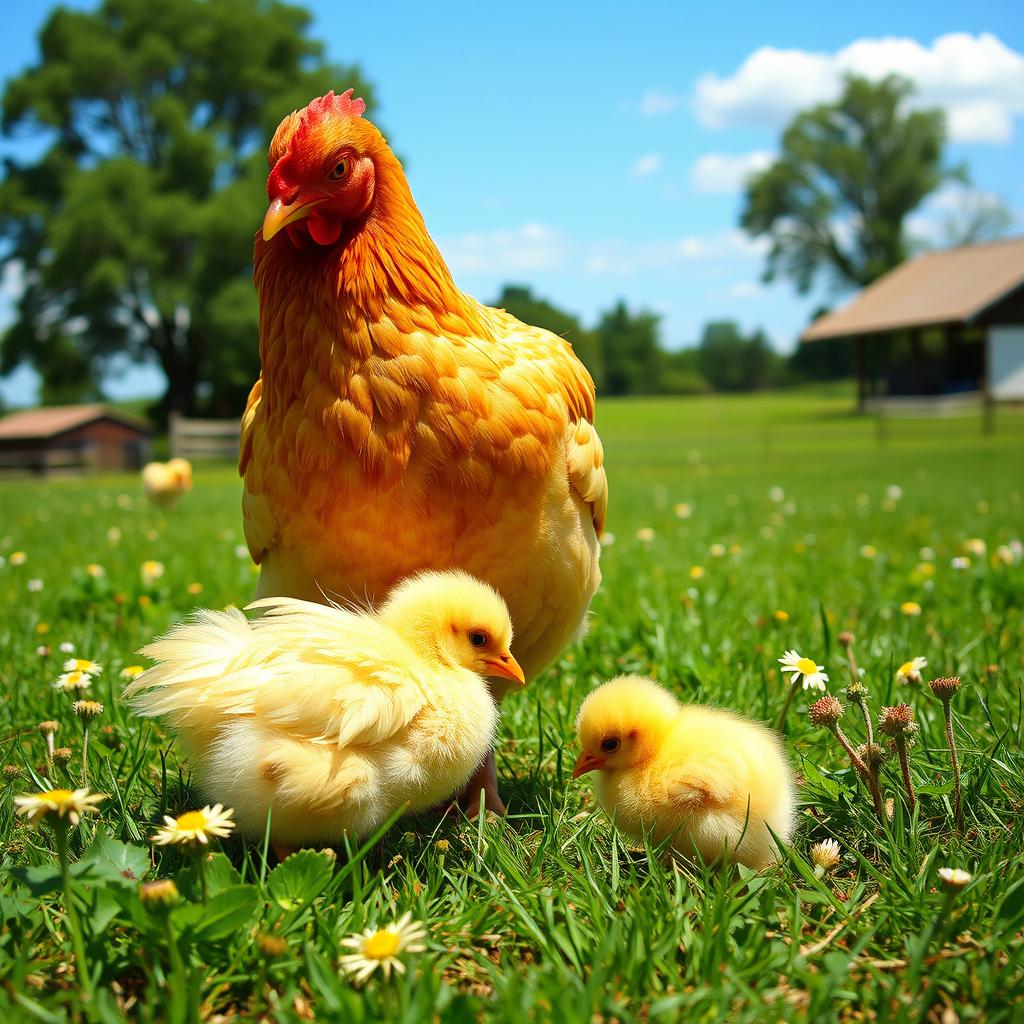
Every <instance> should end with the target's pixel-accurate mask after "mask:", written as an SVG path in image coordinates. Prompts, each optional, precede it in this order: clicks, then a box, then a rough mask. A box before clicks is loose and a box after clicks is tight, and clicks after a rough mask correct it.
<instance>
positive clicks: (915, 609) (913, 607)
mask: <svg viewBox="0 0 1024 1024" xmlns="http://www.w3.org/2000/svg"><path fill="white" fill-rule="evenodd" d="M900 611H901V612H903V614H904V615H907V616H914V615H920V614H921V606H920V605H919V604H918V603H917V602H916V601H904V602H903V604H901V605H900Z"/></svg>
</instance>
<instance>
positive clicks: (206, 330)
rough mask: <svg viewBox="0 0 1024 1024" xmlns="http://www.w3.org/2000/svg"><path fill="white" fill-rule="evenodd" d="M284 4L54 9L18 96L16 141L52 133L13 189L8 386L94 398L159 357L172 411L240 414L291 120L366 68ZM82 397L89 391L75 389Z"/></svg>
mask: <svg viewBox="0 0 1024 1024" xmlns="http://www.w3.org/2000/svg"><path fill="white" fill-rule="evenodd" d="M310 22H311V16H310V14H309V13H308V12H307V11H305V10H304V9H302V8H301V7H295V6H291V5H288V4H286V3H283V2H280V0H224V2H220V3H205V2H203V0H163V2H162V3H159V4H151V3H149V2H147V0H105V2H104V3H103V4H102V5H101V6H100V7H99V8H98V9H97V10H95V11H71V10H66V9H64V8H57V9H56V10H55V11H54V12H53V14H51V15H50V18H49V20H48V21H47V22H46V24H45V26H44V27H43V29H42V31H41V33H40V37H39V45H40V60H39V62H38V64H37V65H36V66H34V67H32V68H30V69H29V70H28V71H26V72H25V73H24V74H22V75H20V76H18V77H17V78H14V79H12V80H11V81H9V82H8V84H7V87H6V90H5V92H4V96H3V121H2V127H3V131H4V132H5V133H7V134H13V133H15V132H17V133H23V134H34V135H41V136H43V137H44V138H45V140H46V143H47V148H46V149H45V151H44V152H43V153H42V155H41V156H40V157H39V158H38V159H37V160H35V161H34V162H24V163H22V162H17V161H14V160H8V161H7V163H6V173H5V176H4V180H3V182H2V184H0V240H2V241H3V243H6V245H5V249H4V253H3V260H4V261H5V262H6V263H12V262H13V263H16V264H20V266H21V267H22V268H23V271H24V282H25V287H24V291H23V293H22V295H21V298H20V300H19V302H18V307H17V321H16V322H15V324H14V325H13V326H12V328H11V329H10V330H9V331H8V332H7V334H6V336H5V337H4V339H3V349H2V353H0V373H5V374H6V373H9V372H10V371H11V370H13V369H14V368H15V367H16V366H18V365H19V364H21V363H30V364H32V365H34V366H35V367H36V369H37V370H38V371H39V372H40V373H41V375H42V377H43V382H44V393H47V394H49V393H53V392H54V391H55V389H56V390H57V391H59V392H60V393H61V394H62V395H64V396H65V397H66V396H67V395H68V394H69V389H68V387H67V384H68V382H69V367H73V368H74V372H73V373H72V374H70V378H71V380H72V381H75V380H77V381H79V382H81V383H82V385H83V386H82V387H81V388H78V390H79V392H81V393H83V394H87V393H89V392H92V391H95V389H96V381H97V380H98V379H99V378H100V376H101V373H102V370H103V369H104V368H105V367H106V366H107V365H108V364H109V362H110V360H111V359H113V358H114V357H124V356H127V357H128V358H129V359H132V360H135V361H139V362H142V361H147V360H155V361H157V362H158V363H159V365H160V366H161V367H162V368H163V371H164V373H165V374H166V377H167V393H166V396H165V399H164V406H165V408H171V409H177V410H180V411H182V412H186V413H189V412H192V411H194V410H195V408H196V406H197V402H198V401H199V400H200V397H201V396H204V395H205V396H206V398H205V401H204V404H205V406H206V407H207V408H209V409H211V410H212V411H214V412H217V413H236V414H237V412H238V411H239V409H240V408H241V406H242V403H243V401H244V397H245V394H246V392H247V390H248V388H249V386H250V385H251V383H252V381H253V380H254V379H255V376H256V373H257V370H258V365H259V360H258V351H257V319H256V300H255V295H254V294H253V290H252V287H251V284H250V283H249V277H250V275H251V262H252V239H253V234H254V232H255V230H256V228H257V227H258V226H259V221H260V216H261V214H262V210H263V206H264V203H265V192H264V182H265V178H266V158H265V154H266V149H265V146H266V143H267V141H268V139H269V138H270V135H271V133H272V132H273V130H274V128H275V127H276V126H277V123H278V121H279V120H280V118H281V117H282V116H283V115H284V114H285V113H287V112H288V111H290V110H292V109H294V108H296V107H300V106H302V105H303V104H305V103H306V102H308V100H309V99H310V97H312V96H315V95H318V94H320V93H323V92H325V91H327V89H329V88H335V87H342V88H346V87H348V86H353V87H355V88H356V90H357V93H358V94H360V95H362V96H363V97H364V98H365V99H366V100H367V102H368V103H371V104H372V99H373V96H372V92H371V90H370V89H369V88H368V87H367V84H366V83H365V82H364V81H363V80H362V78H361V77H360V75H359V73H358V71H357V70H355V69H352V68H340V67H335V66H332V65H330V64H327V63H325V61H324V58H323V47H322V45H321V44H320V43H319V42H317V41H316V40H313V39H311V38H310V37H309V36H308V34H307V33H308V30H309V26H310ZM70 390H71V391H74V390H75V388H74V387H72V388H71V389H70Z"/></svg>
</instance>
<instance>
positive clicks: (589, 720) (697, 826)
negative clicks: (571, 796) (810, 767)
mask: <svg viewBox="0 0 1024 1024" xmlns="http://www.w3.org/2000/svg"><path fill="white" fill-rule="evenodd" d="M577 732H578V734H579V739H580V745H581V746H582V748H583V752H582V753H581V754H580V757H579V759H578V761H577V763H576V770H575V772H574V777H578V776H579V775H582V774H585V773H586V772H589V771H597V772H598V773H599V774H598V782H597V787H596V788H597V795H598V799H599V801H600V802H601V804H602V806H603V807H604V808H605V810H606V811H607V812H608V813H609V814H610V815H611V816H612V817H613V818H614V820H615V823H616V824H617V825H618V826H619V827H620V828H621V829H622V830H623V831H624V832H626V833H627V834H628V835H632V836H635V837H640V836H643V835H650V836H651V838H652V839H653V840H654V841H655V842H662V841H664V840H669V841H670V844H671V846H672V847H673V848H674V849H676V850H678V851H680V852H681V853H684V854H687V855H692V854H694V853H697V854H699V855H700V856H701V857H702V858H703V859H704V860H705V861H709V862H710V861H715V860H718V859H720V858H722V857H723V856H724V857H727V858H731V859H735V860H738V861H739V862H740V863H742V864H746V865H747V866H748V867H753V868H757V869H760V868H765V867H768V866H769V865H771V864H773V863H774V862H775V861H776V860H777V859H778V848H777V847H776V845H775V841H774V839H773V838H772V833H774V834H775V835H776V836H778V837H779V840H780V841H781V842H789V841H790V839H791V838H792V834H793V827H794V808H795V784H794V780H793V775H792V772H791V770H790V767H789V763H788V760H787V758H786V755H785V752H784V750H783V747H782V744H781V742H780V740H779V738H778V736H777V735H776V734H775V733H773V732H771V731H770V730H769V729H766V728H765V727H764V726H762V725H758V724H757V723H755V722H751V721H749V720H747V719H745V718H742V717H741V716H739V715H736V714H733V713H732V712H730V711H724V710H722V709H719V708H709V707H702V706H699V705H682V704H680V703H679V702H678V701H677V700H676V699H675V697H673V696H672V695H671V694H670V693H669V692H668V691H667V690H665V689H663V688H662V687H660V686H658V685H657V684H656V683H654V682H653V681H651V680H649V679H644V678H641V677H638V676H620V677H619V678H617V679H613V680H612V681H611V682H609V683H606V684H605V685H604V686H601V687H599V688H598V689H597V690H595V691H594V692H593V693H592V694H590V696H589V697H587V699H586V700H585V701H584V702H583V704H582V706H581V707H580V711H579V715H578V717H577Z"/></svg>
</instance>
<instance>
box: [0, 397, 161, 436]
mask: <svg viewBox="0 0 1024 1024" xmlns="http://www.w3.org/2000/svg"><path fill="white" fill-rule="evenodd" d="M95 420H113V421H114V422H115V423H122V424H124V426H126V427H131V428H132V429H133V430H138V431H139V432H140V433H142V434H149V433H151V428H150V426H149V424H148V423H146V422H145V420H141V419H137V418H136V417H134V416H129V415H127V414H126V413H121V412H117V411H116V410H114V409H110V408H108V407H107V406H105V405H55V406H49V407H42V408H39V409H22V410H20V411H19V412H12V413H11V414H10V415H9V416H5V417H4V418H3V419H0V440H16V439H17V440H20V439H26V440H27V439H29V438H45V437H54V436H56V435H57V434H63V433H64V432H65V431H68V430H75V429H77V428H78V427H83V426H85V425H86V424H87V423H92V422H94V421H95Z"/></svg>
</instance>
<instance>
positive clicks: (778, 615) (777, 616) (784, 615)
mask: <svg viewBox="0 0 1024 1024" xmlns="http://www.w3.org/2000/svg"><path fill="white" fill-rule="evenodd" d="M772 618H773V619H774V620H775V621H776V622H789V612H786V611H783V610H782V609H781V608H776V609H775V611H773V612H772Z"/></svg>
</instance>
